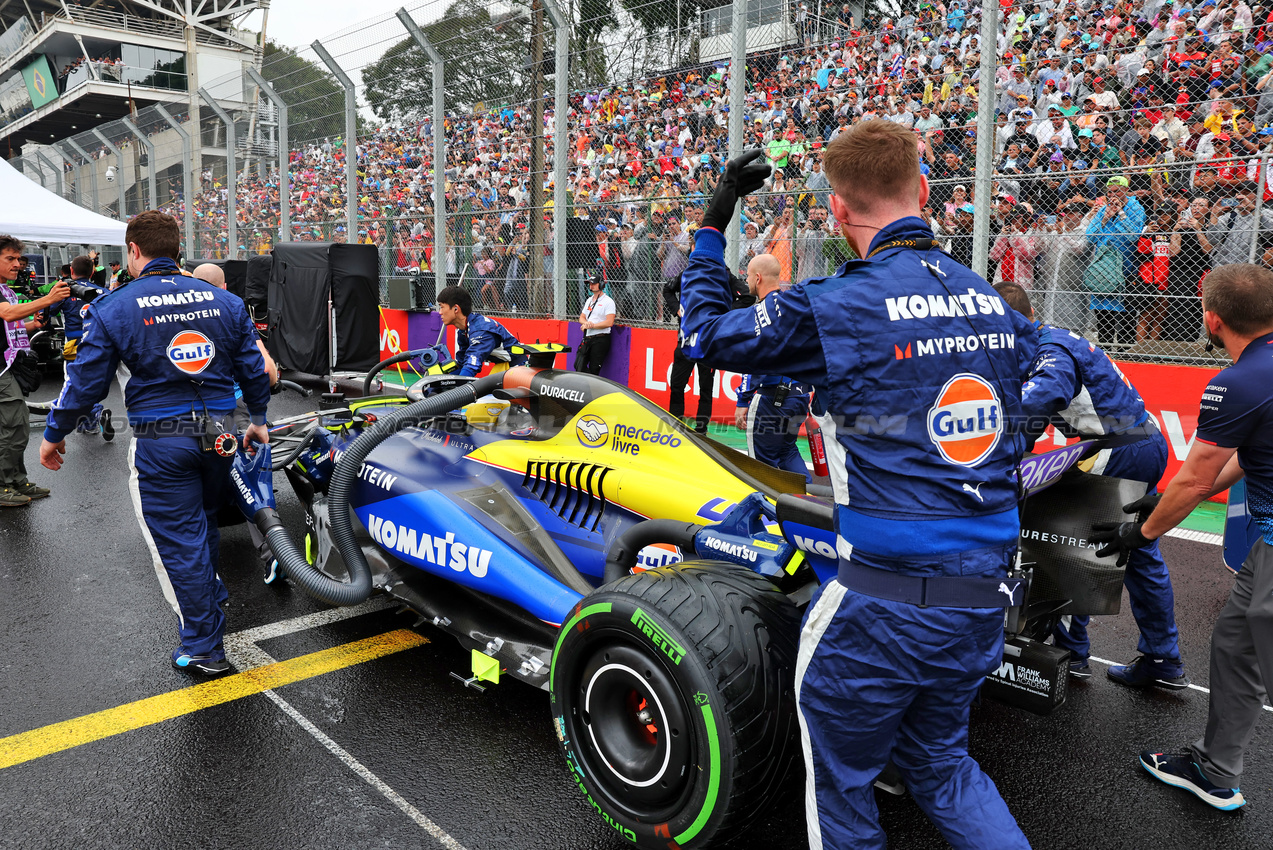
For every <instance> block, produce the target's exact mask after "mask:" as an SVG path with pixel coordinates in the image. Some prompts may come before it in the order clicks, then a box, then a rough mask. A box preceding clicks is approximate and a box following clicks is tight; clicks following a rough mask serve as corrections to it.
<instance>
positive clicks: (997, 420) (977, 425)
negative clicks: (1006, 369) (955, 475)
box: [928, 372, 1004, 466]
mask: <svg viewBox="0 0 1273 850" xmlns="http://www.w3.org/2000/svg"><path fill="white" fill-rule="evenodd" d="M1003 429H1004V422H1003V405H1002V404H1001V403H1000V402H999V394H998V393H996V392H995V388H994V387H993V386H991V384H990V383H989V382H988V381H986V379H985V378H983V377H981V376H980V375H973V374H969V373H967V372H964V373H961V374H958V375H955V376H954V377H953V378H951V379H950V380H949V381H947V382H946V385H945V386H944V387H942V388H941V392H939V393H938V394H937V400H936V401H935V402H934V403H933V406H932V407H931V408H929V411H928V437H929V439H931V440H932V441H933V445H935V446H937V451H939V452H940V453H941V456H942V457H943V458H945V459H946V460H947V461H949V462H950V463H953V464H957V465H959V466H976V465H977V464H979V463H981V462H982V461H983V460H985V459H986V458H987V457H989V456H990V453H991V452H993V451H994V449H995V446H997V445H999V440H1000V438H1002V437H1003Z"/></svg>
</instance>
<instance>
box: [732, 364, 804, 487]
mask: <svg viewBox="0 0 1273 850" xmlns="http://www.w3.org/2000/svg"><path fill="white" fill-rule="evenodd" d="M774 389H776V388H773V387H765V388H764V391H763V392H762V391H761V390H757V391H756V394H755V395H753V396H752V397H751V404H750V405H749V406H748V408H747V453H748V454H749V455H751V456H752V457H754V458H755V459H756V460H758V461H760V462H761V463H767V464H769V465H770V466H776V467H778V468H779V469H785V470H787V471H788V472H794V473H796V474H797V475H803V476H804V477H805V480H806V481H812V480H813V478H812V476H811V475H810V474H809V467H808V466H806V465H805V462H804V458H802V457H801V456H800V449H799V448H798V447H797V445H796V443H797V441H798V439H799V434H800V425H801V423H803V422H804V420H805V418H806V417H807V416H808V415H809V397H808V396H807V395H805V394H804V393H791V394H790V395H789V396H788V397H787V400H786V401H785V402H784V403H783V405H782V407H778V406H777V405H775V404H774V397H773V390H774Z"/></svg>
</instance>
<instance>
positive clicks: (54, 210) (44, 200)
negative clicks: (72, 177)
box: [0, 159, 128, 245]
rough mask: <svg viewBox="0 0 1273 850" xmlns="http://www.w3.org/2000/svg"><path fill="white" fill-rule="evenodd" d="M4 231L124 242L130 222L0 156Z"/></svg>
mask: <svg viewBox="0 0 1273 850" xmlns="http://www.w3.org/2000/svg"><path fill="white" fill-rule="evenodd" d="M0 198H4V199H5V204H4V205H3V206H0V233H7V234H8V235H10V236H16V237H17V238H19V239H21V240H22V241H24V242H45V243H49V244H53V245H123V244H125V242H124V231H125V229H127V227H128V225H127V224H125V223H124V222H122V221H116V220H115V219H113V218H107V217H106V216H104V215H98V214H97V213H95V212H93V211H91V210H86V209H84V208H83V207H81V206H78V205H76V204H73V203H71V202H70V201H68V200H66V199H65V198H61V197H59V196H58V195H57V194H55V193H53V192H50V191H49V190H48V189H45V188H44V187H43V186H40V185H39V184H38V183H34V182H32V181H31V180H29V179H27V177H26V176H25V175H23V174H22V173H21V172H19V171H18V170H17V169H16V168H14V167H13V166H12V165H10V164H9V163H7V162H5V161H4V160H3V159H0Z"/></svg>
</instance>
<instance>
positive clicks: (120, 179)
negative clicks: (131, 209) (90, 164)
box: [93, 128, 128, 221]
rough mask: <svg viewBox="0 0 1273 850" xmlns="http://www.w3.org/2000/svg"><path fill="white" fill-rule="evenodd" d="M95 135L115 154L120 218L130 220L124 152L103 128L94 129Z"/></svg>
mask: <svg viewBox="0 0 1273 850" xmlns="http://www.w3.org/2000/svg"><path fill="white" fill-rule="evenodd" d="M93 135H94V136H97V138H99V139H101V140H102V144H104V145H106V147H107V148H108V149H109V150H110V152H111V153H113V154H115V182H116V183H117V184H118V185H119V220H120V221H128V201H127V196H126V193H125V190H124V152H123V151H121V150H120V149H119V148H117V147H116V146H115V143H114V142H112V141H111V140H110V139H108V138H106V136H105V134H103V133H102V131H101V130H98V129H96V128H94V129H93Z"/></svg>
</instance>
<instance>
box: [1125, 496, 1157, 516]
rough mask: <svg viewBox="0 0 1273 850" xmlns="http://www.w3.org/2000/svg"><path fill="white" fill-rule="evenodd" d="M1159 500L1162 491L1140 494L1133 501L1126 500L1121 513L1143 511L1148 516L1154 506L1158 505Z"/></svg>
mask: <svg viewBox="0 0 1273 850" xmlns="http://www.w3.org/2000/svg"><path fill="white" fill-rule="evenodd" d="M1161 501H1162V493H1150V494H1149V495H1147V496H1141V497H1140V498H1139V499H1137V500H1136V501H1134V502H1128V503H1127V504H1125V505H1123V513H1125V514H1135V513H1144V515H1145V516H1149V515H1150V514H1152V513H1153V512H1154V508H1156V507H1158V503H1159V502H1161Z"/></svg>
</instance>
